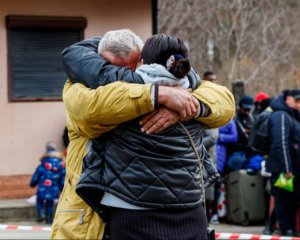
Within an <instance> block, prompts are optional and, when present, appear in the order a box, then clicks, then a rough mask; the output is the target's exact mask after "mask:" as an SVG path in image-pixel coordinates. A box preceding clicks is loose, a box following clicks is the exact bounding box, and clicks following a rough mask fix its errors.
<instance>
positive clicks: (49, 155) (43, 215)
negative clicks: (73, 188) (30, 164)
mask: <svg viewBox="0 0 300 240" xmlns="http://www.w3.org/2000/svg"><path fill="white" fill-rule="evenodd" d="M64 177H65V169H64V162H63V158H62V156H61V154H60V153H59V152H57V151H56V145H55V144H54V143H53V142H48V143H47V144H46V152H45V154H44V155H43V156H42V158H41V163H40V165H39V166H38V167H37V168H36V170H35V172H34V174H33V176H32V179H31V181H30V186H31V187H35V186H37V185H38V188H37V200H36V208H37V221H38V222H41V221H43V220H44V219H46V223H52V221H53V216H54V200H55V199H58V198H59V194H60V192H61V190H62V188H63V184H64Z"/></svg>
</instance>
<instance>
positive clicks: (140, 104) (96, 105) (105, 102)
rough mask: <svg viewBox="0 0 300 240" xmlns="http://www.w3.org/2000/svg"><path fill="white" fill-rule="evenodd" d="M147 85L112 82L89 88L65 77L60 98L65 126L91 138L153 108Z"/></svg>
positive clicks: (149, 85) (149, 86) (148, 85)
mask: <svg viewBox="0 0 300 240" xmlns="http://www.w3.org/2000/svg"><path fill="white" fill-rule="evenodd" d="M151 86H152V85H151V84H128V83H124V82H115V83H111V84H108V85H106V86H103V87H98V88H97V89H90V88H87V87H85V86H84V85H82V84H80V83H74V84H72V83H71V82H70V81H67V83H66V84H65V87H64V90H63V101H64V104H65V108H66V110H67V121H68V128H69V126H70V128H72V131H75V132H78V133H80V134H81V135H83V136H87V137H89V138H94V137H98V136H100V135H101V134H102V133H104V132H107V131H110V130H111V129H113V128H115V127H116V126H117V125H118V124H120V123H123V122H126V121H129V120H131V119H133V118H136V117H138V116H140V115H142V114H145V113H148V112H150V111H153V110H154V106H153V104H152V102H151V96H150V95H151V93H150V91H151ZM71 125H72V126H71ZM70 130H71V129H70Z"/></svg>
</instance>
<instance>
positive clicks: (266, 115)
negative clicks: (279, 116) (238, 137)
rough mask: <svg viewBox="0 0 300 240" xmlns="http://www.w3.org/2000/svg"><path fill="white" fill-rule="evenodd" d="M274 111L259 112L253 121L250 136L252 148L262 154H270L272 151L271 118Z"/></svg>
mask: <svg viewBox="0 0 300 240" xmlns="http://www.w3.org/2000/svg"><path fill="white" fill-rule="evenodd" d="M271 113H272V111H269V110H265V111H263V112H261V113H260V114H258V115H257V116H256V118H255V120H254V122H253V126H252V129H251V131H250V136H249V146H250V148H251V149H252V150H253V151H255V152H257V153H261V154H268V153H269V151H270V145H271V141H270V131H269V119H270V116H271Z"/></svg>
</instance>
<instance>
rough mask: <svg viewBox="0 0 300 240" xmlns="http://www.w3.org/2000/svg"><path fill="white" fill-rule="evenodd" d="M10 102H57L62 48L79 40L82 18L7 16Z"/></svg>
mask: <svg viewBox="0 0 300 240" xmlns="http://www.w3.org/2000/svg"><path fill="white" fill-rule="evenodd" d="M6 27H7V43H8V63H9V64H8V73H9V77H8V79H9V84H8V86H9V89H8V92H9V94H8V96H9V100H10V101H60V100H61V99H62V98H61V94H62V89H63V86H64V83H65V81H66V79H67V76H66V74H65V73H64V70H63V66H62V61H61V52H62V50H63V49H64V48H65V47H67V46H69V45H71V44H73V43H75V42H78V41H80V40H82V39H83V30H84V28H85V27H86V19H85V18H83V17H32V16H7V17H6Z"/></svg>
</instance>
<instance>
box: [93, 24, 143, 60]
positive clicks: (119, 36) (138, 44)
mask: <svg viewBox="0 0 300 240" xmlns="http://www.w3.org/2000/svg"><path fill="white" fill-rule="evenodd" d="M143 46H144V43H143V41H142V40H141V39H140V37H138V36H137V35H136V34H135V33H134V32H132V31H131V30H129V29H120V30H114V31H109V32H107V33H106V34H105V35H104V36H103V38H102V39H101V41H100V43H99V46H98V53H102V52H104V51H109V52H111V53H113V54H114V55H117V56H120V57H126V56H128V54H129V53H130V52H132V51H136V50H139V51H142V48H143Z"/></svg>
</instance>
